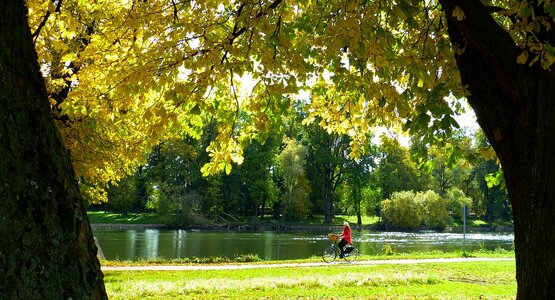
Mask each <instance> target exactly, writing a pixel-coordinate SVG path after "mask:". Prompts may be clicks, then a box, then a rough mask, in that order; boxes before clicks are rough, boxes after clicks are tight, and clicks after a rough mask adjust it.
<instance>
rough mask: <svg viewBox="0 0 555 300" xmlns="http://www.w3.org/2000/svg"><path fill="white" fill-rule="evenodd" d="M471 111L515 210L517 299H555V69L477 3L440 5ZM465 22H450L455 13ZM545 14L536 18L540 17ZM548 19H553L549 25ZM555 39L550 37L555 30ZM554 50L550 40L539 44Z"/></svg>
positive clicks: (444, 1) (458, 1)
mask: <svg viewBox="0 0 555 300" xmlns="http://www.w3.org/2000/svg"><path fill="white" fill-rule="evenodd" d="M440 3H441V4H442V7H443V9H444V11H445V13H446V18H447V21H448V28H449V29H448V30H449V36H450V38H451V43H452V44H453V47H454V48H455V49H461V52H460V53H459V55H456V57H455V58H456V60H457V64H458V67H459V70H460V74H461V78H462V83H463V84H464V85H468V88H469V90H470V93H471V96H469V97H468V100H469V103H470V105H471V106H472V108H473V109H474V111H475V112H476V115H477V118H478V122H479V124H480V126H481V127H482V129H483V130H484V132H485V133H486V135H487V137H488V139H489V140H490V142H491V144H492V146H493V147H494V149H495V151H496V152H497V156H498V157H499V159H500V161H501V165H502V167H503V172H504V174H505V180H506V184H507V190H508V193H509V199H510V201H511V204H512V207H513V218H514V227H515V247H516V268H517V272H516V273H517V274H516V279H517V283H518V292H517V298H518V299H554V297H555V199H554V197H555V155H554V154H553V149H554V146H555V139H554V138H553V134H554V133H555V102H554V101H555V71H554V70H555V68H553V67H552V70H544V69H543V68H541V67H540V66H537V64H536V65H535V66H532V67H530V66H528V65H522V64H518V63H517V57H518V55H519V54H520V52H521V50H520V49H519V48H518V47H517V46H516V45H515V42H514V41H513V39H512V38H511V37H510V36H509V34H508V33H507V32H506V31H505V30H503V28H501V27H500V26H499V25H498V24H497V23H496V22H495V20H494V19H493V18H492V16H491V15H490V14H489V13H488V11H487V9H486V8H485V7H484V6H483V4H482V3H481V2H480V0H452V1H451V0H449V1H448V0H440ZM457 6H458V7H460V8H461V9H462V11H463V12H464V14H465V18H464V20H462V21H458V20H457V19H456V18H454V17H453V10H454V9H455V7H457ZM541 13H542V10H540V9H538V10H536V16H538V15H539V14H541ZM549 19H551V18H549ZM551 31H553V30H551ZM541 37H542V38H543V39H544V40H545V41H549V42H550V43H551V44H552V45H553V44H555V43H554V42H555V41H554V38H553V33H548V34H545V35H543V36H541Z"/></svg>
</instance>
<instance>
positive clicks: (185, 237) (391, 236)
mask: <svg viewBox="0 0 555 300" xmlns="http://www.w3.org/2000/svg"><path fill="white" fill-rule="evenodd" d="M326 234H327V232H272V231H266V232H232V231H227V232H214V231H198V230H196V231H186V230H158V229H146V230H102V229H95V230H94V235H95V236H96V237H97V239H98V241H99V243H100V246H101V247H102V250H103V251H104V255H105V256H106V258H107V259H122V260H136V259H139V258H143V259H152V258H168V259H169V258H192V257H211V256H220V257H221V256H226V257H230V258H232V257H234V256H235V255H245V254H256V255H258V256H259V257H260V258H262V259H264V260H284V259H297V258H307V257H311V256H314V255H320V253H321V252H322V251H323V249H324V248H325V247H326V246H327V245H328V244H329V243H330V242H329V240H328V238H327V235H326ZM513 239H514V238H513V235H512V234H510V233H483V232H479V233H469V234H466V241H465V245H466V250H467V251H471V250H474V249H478V248H485V249H490V250H491V249H495V248H498V247H500V248H503V249H511V247H512V244H513ZM353 241H354V242H355V244H356V246H357V247H358V248H359V249H360V251H361V253H363V254H367V255H375V254H381V253H382V248H383V246H384V245H390V246H391V247H393V249H394V251H395V252H412V251H431V250H441V251H453V250H460V251H462V249H463V235H462V234H460V233H436V232H416V233H405V232H371V231H355V232H353Z"/></svg>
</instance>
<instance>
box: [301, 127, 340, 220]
mask: <svg viewBox="0 0 555 300" xmlns="http://www.w3.org/2000/svg"><path fill="white" fill-rule="evenodd" d="M306 141H307V144H308V145H307V147H308V162H309V164H308V166H307V168H308V169H309V172H310V175H309V176H310V178H312V180H313V181H312V183H313V191H314V193H313V197H315V198H319V199H322V200H323V204H324V223H326V224H331V222H332V220H333V216H334V203H335V199H334V196H335V194H336V192H337V189H338V187H339V186H340V185H341V183H342V182H343V179H344V176H345V171H346V167H347V164H348V161H349V156H348V155H349V152H350V149H349V139H348V136H346V135H339V134H330V133H328V132H326V131H325V130H324V129H322V127H320V126H318V125H314V124H313V125H309V126H308V128H307V129H306ZM318 202H319V201H318Z"/></svg>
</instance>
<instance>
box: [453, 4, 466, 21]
mask: <svg viewBox="0 0 555 300" xmlns="http://www.w3.org/2000/svg"><path fill="white" fill-rule="evenodd" d="M453 17H454V18H455V19H457V21H462V20H464V19H465V18H466V16H465V15H464V11H463V10H462V9H461V8H460V7H458V6H456V7H455V9H453Z"/></svg>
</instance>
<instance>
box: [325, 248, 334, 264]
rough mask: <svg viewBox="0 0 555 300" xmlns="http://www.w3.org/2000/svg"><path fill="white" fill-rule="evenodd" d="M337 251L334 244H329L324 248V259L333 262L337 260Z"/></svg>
mask: <svg viewBox="0 0 555 300" xmlns="http://www.w3.org/2000/svg"><path fill="white" fill-rule="evenodd" d="M336 256H337V253H336V252H335V247H334V246H329V247H327V248H326V250H324V254H322V259H323V260H324V261H325V262H327V263H332V262H333V261H334V260H335V257H336Z"/></svg>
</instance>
